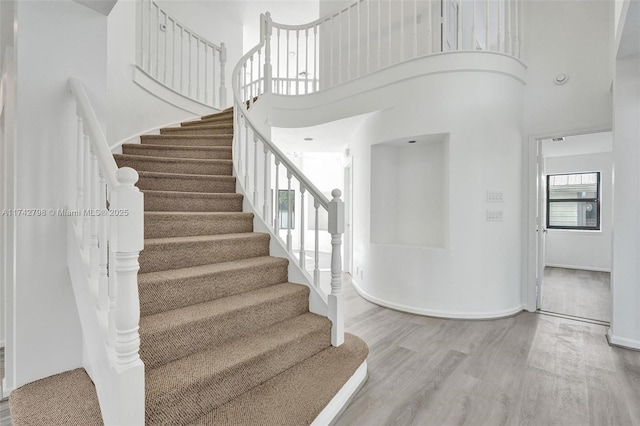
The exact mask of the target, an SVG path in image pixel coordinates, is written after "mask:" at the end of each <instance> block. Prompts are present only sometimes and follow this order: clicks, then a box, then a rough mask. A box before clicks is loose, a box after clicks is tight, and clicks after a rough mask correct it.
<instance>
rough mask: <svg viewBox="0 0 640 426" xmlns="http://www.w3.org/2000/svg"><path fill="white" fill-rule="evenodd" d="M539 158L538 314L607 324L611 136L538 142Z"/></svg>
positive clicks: (572, 137) (565, 138)
mask: <svg viewBox="0 0 640 426" xmlns="http://www.w3.org/2000/svg"><path fill="white" fill-rule="evenodd" d="M537 154H538V159H537V165H538V170H537V174H538V179H537V182H538V188H537V194H538V197H537V216H538V222H537V223H538V253H537V268H536V269H537V283H536V290H537V297H536V308H537V310H538V311H539V312H541V313H547V314H550V315H559V316H566V317H570V318H575V319H580V320H584V321H591V322H597V323H602V324H607V325H608V324H609V322H610V321H611V287H610V286H611V279H610V271H611V257H612V256H611V241H612V217H613V209H612V205H613V176H612V164H613V158H612V134H611V132H597V133H589V134H581V135H575V136H564V137H556V138H549V139H539V140H538V141H537Z"/></svg>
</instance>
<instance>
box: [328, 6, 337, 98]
mask: <svg viewBox="0 0 640 426" xmlns="http://www.w3.org/2000/svg"><path fill="white" fill-rule="evenodd" d="M330 19H331V43H330V44H329V49H330V52H329V87H332V86H333V75H334V74H335V68H333V46H334V45H335V42H334V33H335V32H336V24H335V22H336V21H335V19H333V16H331V18H330Z"/></svg>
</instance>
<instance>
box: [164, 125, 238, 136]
mask: <svg viewBox="0 0 640 426" xmlns="http://www.w3.org/2000/svg"><path fill="white" fill-rule="evenodd" d="M232 133H233V128H232V127H230V126H224V127H214V128H204V127H202V128H198V127H196V128H191V127H187V128H184V127H169V128H166V129H160V134H161V135H173V136H176V135H229V134H232Z"/></svg>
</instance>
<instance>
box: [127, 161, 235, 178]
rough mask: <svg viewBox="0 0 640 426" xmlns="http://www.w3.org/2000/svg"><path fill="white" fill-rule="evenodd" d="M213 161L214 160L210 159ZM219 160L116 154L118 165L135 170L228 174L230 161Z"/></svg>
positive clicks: (229, 173) (230, 167) (230, 166)
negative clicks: (164, 158) (163, 159)
mask: <svg viewBox="0 0 640 426" xmlns="http://www.w3.org/2000/svg"><path fill="white" fill-rule="evenodd" d="M211 161H214V160H211ZM219 161H220V162H192V163H191V162H181V161H177V162H172V161H157V160H151V159H150V160H146V159H144V160H143V159H138V158H135V159H133V158H127V157H120V156H116V163H117V164H118V167H131V168H133V169H135V170H137V171H146V172H162V173H180V174H192V175H221V176H230V175H231V169H232V163H231V162H230V161H227V160H219Z"/></svg>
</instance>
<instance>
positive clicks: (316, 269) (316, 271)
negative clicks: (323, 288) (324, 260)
mask: <svg viewBox="0 0 640 426" xmlns="http://www.w3.org/2000/svg"><path fill="white" fill-rule="evenodd" d="M313 207H314V208H315V222H316V223H315V227H314V228H315V229H314V233H315V248H314V256H313V285H314V286H315V287H316V288H320V232H319V231H320V222H319V220H320V213H319V211H318V209H319V208H320V203H319V202H318V199H317V198H314V200H313Z"/></svg>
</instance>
